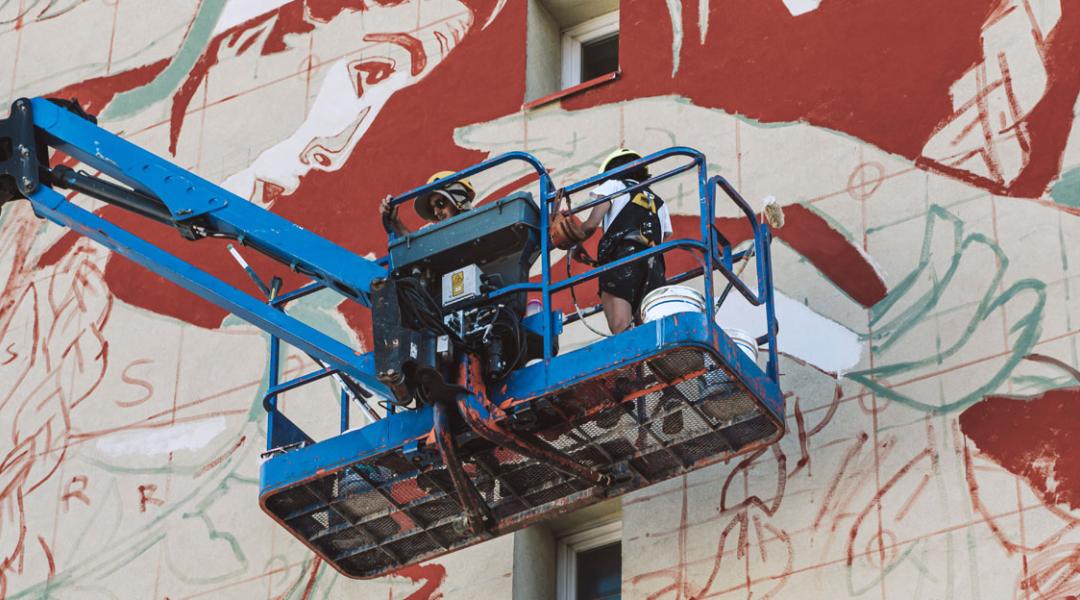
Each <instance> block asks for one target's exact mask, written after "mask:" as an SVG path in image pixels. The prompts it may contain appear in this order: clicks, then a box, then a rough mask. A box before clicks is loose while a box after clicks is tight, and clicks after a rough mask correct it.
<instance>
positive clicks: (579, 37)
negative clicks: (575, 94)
mask: <svg viewBox="0 0 1080 600" xmlns="http://www.w3.org/2000/svg"><path fill="white" fill-rule="evenodd" d="M618 69H619V11H615V12H610V13H608V14H606V15H601V16H599V17H596V18H594V19H589V20H588V21H585V22H584V23H580V24H578V25H575V26H574V27H571V28H570V29H567V30H566V31H564V32H563V34H562V87H563V89H566V88H568V87H573V86H575V85H577V84H579V83H581V82H583V81H589V80H590V79H595V78H597V77H599V76H601V75H604V74H606V73H611V72H613V71H617V70H618Z"/></svg>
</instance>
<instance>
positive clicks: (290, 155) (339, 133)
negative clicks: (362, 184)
mask: <svg viewBox="0 0 1080 600" xmlns="http://www.w3.org/2000/svg"><path fill="white" fill-rule="evenodd" d="M423 8H424V10H423V11H422V12H421V11H419V10H418V8H417V6H416V3H415V2H401V3H389V2H387V3H385V4H383V5H373V6H371V7H370V8H368V9H366V10H364V11H362V12H361V11H357V12H343V13H341V14H339V15H338V16H337V17H336V18H334V20H333V21H331V22H329V23H326V24H325V25H322V26H321V28H320V30H319V31H318V32H315V33H312V34H311V38H312V40H313V44H316V45H319V44H320V40H321V39H322V38H326V37H330V36H334V35H360V34H358V33H355V32H360V31H363V32H364V33H363V34H362V40H363V42H365V43H366V45H364V46H363V47H362V48H361V49H360V51H358V52H354V53H350V54H349V55H347V56H343V57H340V58H338V59H336V60H322V57H316V56H315V55H314V54H311V55H308V54H307V50H306V49H302V50H300V51H299V52H298V53H294V54H296V55H297V56H298V58H300V59H301V60H303V59H304V58H305V56H307V57H308V58H307V67H306V68H305V73H306V76H307V77H310V78H311V81H312V82H311V85H313V86H314V85H315V83H314V82H315V81H318V84H317V85H318V91H317V92H316V91H314V90H312V93H314V94H315V98H314V100H313V101H312V102H311V103H310V106H308V107H307V108H306V114H305V116H304V119H303V121H302V122H301V123H300V124H299V125H298V126H296V127H295V129H294V130H293V131H292V132H291V133H289V134H288V135H287V137H285V138H284V139H282V140H280V141H278V142H275V143H274V144H273V145H271V146H270V147H269V148H267V149H265V150H263V151H261V152H260V153H259V155H258V157H257V158H256V159H255V160H254V161H253V162H252V163H251V165H249V166H248V167H246V168H244V169H242V170H240V171H239V172H237V173H235V174H233V175H230V176H229V177H228V178H227V179H226V180H225V182H224V186H225V187H226V188H227V189H229V190H230V191H233V192H235V193H237V194H238V195H240V196H243V197H247V198H250V199H252V200H255V201H269V200H272V198H273V197H276V196H278V195H281V194H290V193H292V192H293V191H295V190H296V188H297V186H298V185H299V181H300V179H301V178H302V177H304V176H305V175H307V174H308V173H309V172H311V171H326V172H329V171H336V170H338V169H340V168H341V166H342V164H344V162H345V161H346V160H347V159H348V158H349V156H350V154H351V153H352V151H353V149H354V148H355V147H356V145H357V144H358V143H359V142H360V140H361V138H362V137H363V136H364V134H365V133H366V132H367V130H368V128H369V127H370V126H371V124H372V123H373V122H374V120H375V119H376V118H377V117H378V115H379V112H380V111H381V110H382V108H383V107H384V106H385V105H386V103H387V102H388V101H389V100H390V98H391V97H392V96H393V95H394V94H396V93H398V92H399V91H401V90H403V89H405V88H407V87H409V86H411V85H413V84H414V83H416V82H418V81H420V80H421V79H423V78H424V77H425V76H427V75H428V74H429V73H431V72H432V71H433V70H435V69H436V68H438V66H439V64H440V63H441V62H442V61H443V60H444V59H445V58H446V57H447V56H448V55H449V54H450V53H451V52H452V51H453V50H454V48H455V47H456V46H457V45H458V44H459V43H460V42H461V40H463V39H464V38H465V36H466V35H467V34H468V32H469V30H470V29H471V28H472V27H473V25H474V19H473V14H472V12H471V11H470V10H469V9H468V8H467V7H466V6H465V5H463V4H462V3H460V2H457V1H456V0H455V1H450V2H440V3H425V4H424V6H423ZM418 14H420V15H422V16H420V18H421V21H420V23H419V26H417V19H418ZM316 61H320V62H318V63H317V64H316ZM320 75H321V78H319V76H320ZM305 104H306V102H305Z"/></svg>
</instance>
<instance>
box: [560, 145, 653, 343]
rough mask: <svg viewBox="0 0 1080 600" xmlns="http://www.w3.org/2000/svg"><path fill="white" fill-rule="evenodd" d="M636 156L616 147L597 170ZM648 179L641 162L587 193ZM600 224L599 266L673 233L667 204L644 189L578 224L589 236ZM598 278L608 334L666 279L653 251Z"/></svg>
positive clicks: (627, 321) (625, 324)
mask: <svg viewBox="0 0 1080 600" xmlns="http://www.w3.org/2000/svg"><path fill="white" fill-rule="evenodd" d="M640 158H641V154H639V153H637V152H636V151H634V150H631V149H629V148H619V149H618V150H616V151H614V152H612V153H611V154H610V155H608V157H607V158H605V159H604V162H602V163H601V164H600V173H604V172H605V171H610V170H611V169H614V168H616V167H620V166H622V165H625V164H628V163H631V162H633V161H635V160H638V159H640ZM648 178H649V170H648V167H646V166H641V167H638V168H636V169H631V170H630V171H628V172H624V173H620V174H619V175H618V176H617V177H612V178H609V179H607V180H606V181H604V182H603V183H602V184H600V185H599V186H597V187H595V188H593V190H592V192H591V194H592V196H593V197H594V198H603V197H606V196H611V195H613V194H617V193H618V192H619V191H620V190H624V189H626V188H628V187H630V186H632V185H635V184H637V183H641V182H642V181H645V180H646V179H648ZM601 226H602V227H603V231H604V235H603V236H602V237H601V238H600V244H599V246H598V247H597V260H598V262H599V263H600V264H601V265H604V264H607V263H610V262H613V261H615V260H618V259H620V258H624V257H627V256H630V255H632V254H635V253H637V252H640V251H642V250H645V249H647V248H650V247H652V246H656V245H658V244H661V243H663V241H664V240H665V239H666V238H667V237H668V236H670V235H671V234H672V231H673V229H672V226H671V216H670V215H669V214H668V208H667V206H666V205H665V204H664V201H663V200H661V199H660V197H659V196H657V195H656V194H655V193H653V191H652V190H650V189H649V188H648V187H646V188H642V189H640V190H637V191H635V192H634V193H632V194H622V195H619V196H615V197H614V198H612V199H611V200H609V201H608V202H604V203H603V204H598V205H596V206H595V207H593V209H592V212H590V213H589V218H588V219H586V220H585V222H584V223H583V224H582V227H581V228H582V231H583V232H584V234H585V237H588V236H590V235H592V233H593V232H594V231H595V230H596V229H597V228H598V227H601ZM599 279H600V302H601V304H602V305H603V307H604V316H605V317H606V318H607V322H608V329H610V330H611V333H612V334H616V333H621V332H623V331H625V330H627V329H629V328H630V326H631V324H633V321H634V315H636V314H637V312H638V309H639V307H640V305H641V300H642V299H643V298H644V297H645V294H648V293H649V292H651V291H652V290H654V289H656V288H658V287H660V286H662V285H664V284H665V283H666V282H667V279H666V275H665V273H664V257H663V256H660V255H654V256H651V257H649V258H647V259H645V260H640V261H637V262H633V263H630V264H628V265H624V266H622V267H619V268H618V269H614V270H611V271H606V272H604V273H601V274H600V277H599Z"/></svg>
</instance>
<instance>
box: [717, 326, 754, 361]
mask: <svg viewBox="0 0 1080 600" xmlns="http://www.w3.org/2000/svg"><path fill="white" fill-rule="evenodd" d="M717 325H719V323H717ZM724 333H726V334H727V336H728V337H729V338H731V341H733V342H735V346H736V347H737V348H738V349H739V350H742V351H743V353H744V354H746V355H747V356H748V357H750V360H752V361H754V362H755V363H756V362H757V359H758V347H757V339H756V338H755V337H754V336H752V335H750V334H749V333H747V332H745V331H743V330H742V329H724Z"/></svg>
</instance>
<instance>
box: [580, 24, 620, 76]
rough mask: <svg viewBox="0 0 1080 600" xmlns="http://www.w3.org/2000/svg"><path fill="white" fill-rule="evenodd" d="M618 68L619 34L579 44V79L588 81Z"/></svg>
mask: <svg viewBox="0 0 1080 600" xmlns="http://www.w3.org/2000/svg"><path fill="white" fill-rule="evenodd" d="M618 69H619V34H617V33H614V34H611V35H609V36H606V37H602V38H600V39H598V40H592V41H590V42H586V43H584V44H582V45H581V80H582V81H588V80H590V79H593V78H596V77H599V76H601V75H604V74H607V73H611V72H613V71H617V70H618Z"/></svg>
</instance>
